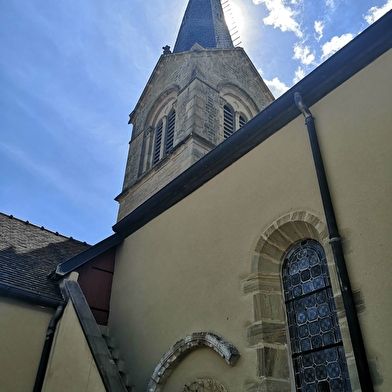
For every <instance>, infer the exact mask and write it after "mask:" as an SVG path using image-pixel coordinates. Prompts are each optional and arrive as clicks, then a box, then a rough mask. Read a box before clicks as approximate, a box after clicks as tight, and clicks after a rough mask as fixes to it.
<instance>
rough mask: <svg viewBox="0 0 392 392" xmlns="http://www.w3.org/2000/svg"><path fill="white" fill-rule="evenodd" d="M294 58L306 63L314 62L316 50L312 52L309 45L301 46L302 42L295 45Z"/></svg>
mask: <svg viewBox="0 0 392 392" xmlns="http://www.w3.org/2000/svg"><path fill="white" fill-rule="evenodd" d="M293 59H295V60H300V61H301V63H302V64H304V65H310V64H314V60H315V55H314V52H312V53H311V52H310V48H309V46H301V44H300V43H296V44H295V45H294V56H293Z"/></svg>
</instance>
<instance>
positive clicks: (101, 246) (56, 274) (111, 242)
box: [49, 233, 124, 280]
mask: <svg viewBox="0 0 392 392" xmlns="http://www.w3.org/2000/svg"><path fill="white" fill-rule="evenodd" d="M123 239H124V238H123V237H122V235H120V234H119V233H115V234H113V235H111V236H110V237H107V238H105V239H104V240H102V241H100V242H98V243H97V244H95V245H93V246H92V247H91V248H89V249H87V250H85V251H84V252H82V253H79V254H78V255H76V256H75V257H72V258H71V259H69V260H67V261H64V262H63V263H61V264H59V265H58V266H57V267H56V269H55V270H54V271H53V272H52V273H51V274H50V275H49V278H50V279H54V280H57V279H60V278H62V277H64V276H65V275H67V274H69V273H70V272H72V271H74V270H75V269H76V268H78V267H80V266H81V265H83V264H84V263H87V262H88V261H90V260H92V259H93V258H95V257H97V256H99V255H100V254H102V253H103V252H106V251H107V250H108V249H110V248H112V247H114V246H116V245H118V244H119V243H121V242H122V241H123Z"/></svg>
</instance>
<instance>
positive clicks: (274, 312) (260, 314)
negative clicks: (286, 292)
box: [253, 293, 284, 322]
mask: <svg viewBox="0 0 392 392" xmlns="http://www.w3.org/2000/svg"><path fill="white" fill-rule="evenodd" d="M253 301H254V302H253V305H254V317H255V321H259V320H262V319H269V320H278V321H280V322H284V309H283V304H282V295H281V294H265V293H257V294H255V295H254V296H253Z"/></svg>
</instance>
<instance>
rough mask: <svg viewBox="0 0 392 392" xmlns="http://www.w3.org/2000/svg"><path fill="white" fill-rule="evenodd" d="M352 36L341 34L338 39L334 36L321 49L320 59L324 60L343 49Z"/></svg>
mask: <svg viewBox="0 0 392 392" xmlns="http://www.w3.org/2000/svg"><path fill="white" fill-rule="evenodd" d="M353 38H354V35H353V34H351V33H348V34H343V35H341V36H340V37H338V36H337V35H335V36H334V37H333V38H332V39H331V40H330V41H328V42H326V43H325V44H324V45H323V46H322V47H321V49H322V51H323V54H322V56H321V58H322V59H323V60H325V59H326V58H328V57H330V56H332V55H333V54H334V53H335V52H337V51H338V50H339V49H341V48H343V46H344V45H346V44H348V43H349V42H350V41H351V40H352V39H353Z"/></svg>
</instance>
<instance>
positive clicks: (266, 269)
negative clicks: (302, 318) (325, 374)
mask: <svg viewBox="0 0 392 392" xmlns="http://www.w3.org/2000/svg"><path fill="white" fill-rule="evenodd" d="M305 239H313V240H316V241H318V242H319V243H320V244H322V245H323V246H324V248H325V251H326V254H327V260H328V261H329V264H330V265H332V263H333V257H332V252H331V251H330V247H329V246H328V230H327V226H326V225H325V223H324V222H322V221H321V220H320V219H319V218H318V217H317V216H315V215H314V214H311V213H309V212H307V211H296V212H292V213H289V214H287V215H284V216H282V217H281V218H279V219H277V220H276V221H275V222H273V223H272V224H271V225H270V226H269V227H267V228H266V229H265V230H264V232H263V233H262V235H261V237H260V239H259V240H258V242H257V244H256V247H255V252H254V255H253V260H252V267H251V274H250V276H249V277H248V278H247V279H246V280H245V281H244V282H243V291H244V294H247V295H248V294H251V295H253V313H254V322H253V324H251V325H250V326H249V327H248V331H247V335H248V336H247V339H248V344H249V346H250V347H253V348H254V349H255V350H256V353H257V362H258V376H259V377H260V378H261V379H262V380H263V381H262V386H260V387H262V388H267V390H268V389H269V388H271V389H272V390H275V389H276V390H279V391H282V392H286V391H287V392H289V391H291V390H292V388H291V379H292V378H293V376H292V364H291V359H290V353H289V344H288V343H289V342H288V341H287V336H288V335H287V329H286V325H287V323H286V311H285V305H284V297H283V290H282V279H281V273H282V265H283V261H284V257H285V254H286V252H287V251H288V249H289V248H290V247H291V246H292V245H293V244H295V243H298V242H299V241H302V240H305ZM333 268H334V267H333Z"/></svg>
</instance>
